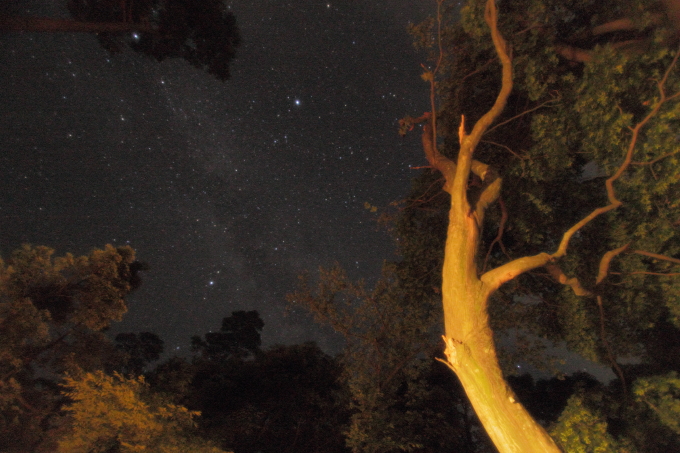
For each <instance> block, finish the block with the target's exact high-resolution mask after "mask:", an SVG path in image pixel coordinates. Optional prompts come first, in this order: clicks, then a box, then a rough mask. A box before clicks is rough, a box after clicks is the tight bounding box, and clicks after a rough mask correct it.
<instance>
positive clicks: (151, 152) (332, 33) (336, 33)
mask: <svg viewBox="0 0 680 453" xmlns="http://www.w3.org/2000/svg"><path fill="white" fill-rule="evenodd" d="M62 3H63V4H65V1H64V2H62V1H56V2H53V1H46V0H30V1H18V2H8V3H6V4H5V5H4V7H3V8H4V9H5V11H8V10H9V11H10V12H12V13H14V14H22V15H27V16H49V17H67V16H68V14H67V12H66V10H65V7H64V5H63V4H62ZM10 4H11V6H8V5H10ZM231 7H232V10H233V12H234V13H235V15H236V18H237V21H238V23H239V27H240V29H241V33H242V38H243V43H242V45H241V47H240V49H239V51H238V59H237V60H236V61H235V63H234V64H233V65H232V78H231V80H229V81H227V82H226V83H222V82H219V81H217V80H215V79H213V78H212V77H210V76H208V75H207V74H206V73H203V72H200V71H199V70H197V69H195V68H193V67H191V66H190V65H188V64H187V63H185V62H184V61H166V62H163V63H161V64H158V63H156V62H155V61H152V60H149V59H147V58H144V57H143V56H140V55H137V54H135V53H133V52H131V51H128V52H124V53H123V54H119V55H115V56H112V55H109V54H108V53H107V52H106V51H105V50H103V49H102V48H101V47H100V46H99V44H98V42H97V40H96V38H95V37H94V36H92V35H87V34H68V33H59V34H49V33H41V34H38V33H11V34H10V33H8V34H3V35H0V59H1V60H0V93H2V94H1V97H0V99H1V101H0V109H1V110H0V133H1V135H0V137H1V141H0V252H1V253H2V255H3V256H6V255H7V254H8V253H9V252H11V251H12V250H13V249H15V248H16V247H18V246H19V245H20V244H22V243H32V244H37V245H48V246H51V247H53V248H55V249H56V250H57V253H58V254H63V253H65V252H73V253H75V254H85V253H87V252H88V251H89V250H91V249H92V248H95V247H103V246H104V245H105V244H107V243H110V244H114V245H123V244H130V245H131V246H133V247H134V248H135V249H136V250H137V253H138V258H139V259H140V260H142V261H145V262H147V263H149V265H150V266H151V270H149V271H147V272H145V273H144V276H143V278H144V283H143V285H142V287H141V288H140V289H139V290H138V291H137V292H136V293H134V295H132V296H131V297H130V298H129V312H128V314H127V315H126V317H125V319H124V321H123V322H122V323H119V324H117V325H115V326H114V328H113V330H112V333H116V332H122V331H153V332H156V333H157V334H159V335H160V336H161V337H162V338H163V339H164V340H165V342H166V351H169V352H178V353H180V354H181V353H182V352H183V351H186V350H187V348H188V346H189V337H190V336H191V335H198V334H203V333H205V332H207V331H209V330H211V329H217V328H219V326H220V324H221V320H222V318H223V317H224V316H228V315H229V314H230V313H231V312H232V311H235V310H253V309H255V310H258V311H259V312H260V314H261V315H262V318H263V319H264V321H265V328H264V331H263V341H264V343H265V344H266V345H268V344H273V343H298V342H302V341H306V340H316V341H317V342H318V343H319V344H320V345H321V346H322V347H323V348H324V349H325V350H327V351H329V352H330V351H332V350H334V349H335V346H337V344H338V341H337V338H336V337H334V336H333V335H331V334H330V332H329V331H328V330H325V329H323V328H321V327H320V326H318V325H316V324H314V323H313V322H312V321H311V320H310V317H309V316H308V315H306V314H303V313H300V312H293V313H291V314H290V315H289V316H287V317H286V316H284V310H285V306H286V303H285V301H284V296H285V294H286V293H287V292H289V291H291V290H292V289H293V288H294V285H295V283H296V280H297V275H298V274H299V273H301V272H302V271H303V270H305V269H310V270H312V271H315V270H316V269H317V268H318V266H319V265H330V264H332V263H333V262H335V261H338V262H339V263H340V264H341V265H343V266H344V267H345V268H347V269H348V270H350V271H351V272H352V274H353V275H354V276H356V277H359V276H364V277H371V276H376V275H377V274H378V272H379V270H380V266H381V263H382V261H383V260H384V259H389V258H392V257H393V256H394V255H393V253H394V252H393V250H394V248H393V246H392V244H391V240H390V238H389V237H388V236H387V235H386V234H385V233H384V232H381V231H378V229H377V226H376V223H375V219H374V214H371V213H370V212H368V211H367V210H366V209H365V208H364V203H365V202H369V203H371V204H373V205H381V206H384V205H386V204H387V203H389V202H391V201H393V200H396V199H399V198H402V197H403V196H404V195H405V194H406V192H407V190H408V187H409V181H410V178H412V177H413V176H414V171H413V170H410V169H409V166H412V165H413V166H415V165H422V164H423V158H422V156H421V151H420V149H419V146H418V142H419V140H418V138H417V136H413V137H410V138H406V139H401V138H400V137H398V135H397V120H398V119H399V118H401V117H403V116H404V115H406V114H419V113H422V112H423V111H425V110H428V98H427V96H428V87H427V86H426V85H425V84H424V83H423V82H422V81H421V80H420V77H419V75H420V72H421V68H420V62H421V61H422V60H423V58H424V56H422V55H418V54H416V52H415V51H414V50H413V49H412V46H411V40H410V37H409V36H408V35H407V33H406V30H405V29H406V26H407V24H408V22H409V21H411V22H418V21H420V20H422V19H423V18H424V17H425V16H426V15H428V14H430V13H431V12H432V10H433V9H434V7H435V3H434V2H432V4H430V3H429V2H412V1H409V0H385V1H380V2H375V1H374V0H338V1H332V0H329V1H312V0H298V1H288V2H282V1H279V0H258V1H240V0H233V1H232V2H231Z"/></svg>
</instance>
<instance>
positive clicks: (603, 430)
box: [0, 0, 680, 453]
mask: <svg viewBox="0 0 680 453" xmlns="http://www.w3.org/2000/svg"><path fill="white" fill-rule="evenodd" d="M147 3H148V4H149V5H151V3H150V2H146V3H145V2H139V4H140V5H146V4H147ZM456 3H457V2H450V3H449V2H445V1H443V0H438V1H437V2H436V5H435V6H436V10H435V11H434V13H433V17H432V18H431V19H429V20H427V21H425V22H423V23H420V24H415V25H413V26H412V27H410V32H411V34H412V36H413V38H414V42H415V45H416V46H417V47H418V48H419V49H421V50H422V51H423V55H424V57H423V58H424V59H427V61H428V64H424V65H423V68H424V72H423V80H424V85H423V87H424V88H423V96H426V97H428V99H429V101H430V104H431V109H430V111H428V112H425V113H424V114H422V115H420V114H418V115H415V116H413V117H411V116H408V117H405V118H403V119H402V120H401V122H400V125H401V129H400V131H399V133H402V134H409V133H410V134H414V133H418V134H420V135H421V137H422V149H420V150H417V152H420V153H422V155H423V162H424V168H423V169H422V170H421V171H420V172H419V175H418V176H417V177H416V178H414V180H413V183H412V187H411V190H410V193H409V195H408V197H407V198H405V199H404V200H399V201H395V202H394V203H393V204H392V205H391V206H386V207H374V206H370V205H369V206H367V207H368V208H369V209H370V210H371V211H374V212H376V213H377V214H376V216H377V220H378V221H379V222H380V223H381V224H383V225H385V226H386V227H387V229H388V230H389V231H390V234H392V236H393V237H394V240H395V247H396V248H397V250H398V252H399V255H398V259H394V260H392V261H386V262H385V265H384V268H383V270H382V277H381V278H380V279H379V280H378V281H377V282H376V283H375V284H372V285H368V284H366V283H365V282H363V281H359V282H354V281H352V280H350V279H349V278H348V277H347V273H346V272H345V271H344V270H343V269H342V268H340V267H339V266H336V267H332V268H327V269H321V270H320V271H319V272H317V271H315V270H310V272H309V273H307V274H305V275H302V276H301V277H300V280H299V282H298V289H297V290H296V291H295V292H293V293H291V294H289V296H288V303H289V304H291V305H292V306H302V307H304V308H306V309H308V310H309V311H310V312H311V313H312V314H314V315H315V316H316V318H317V320H318V321H319V322H320V323H324V324H328V325H330V326H331V327H332V328H333V329H335V330H336V331H337V332H339V333H340V334H342V335H343V336H344V339H345V347H344V350H343V352H342V353H341V354H339V355H338V356H335V357H333V356H330V355H328V354H327V353H325V352H324V351H322V350H321V349H320V348H319V347H317V346H316V345H315V344H313V343H305V344H298V345H276V346H271V347H268V348H263V347H262V343H261V332H262V331H263V329H265V328H266V326H265V324H264V322H263V320H262V319H261V318H260V315H259V314H258V312H257V311H235V312H233V313H231V314H228V313H225V314H224V316H225V317H224V318H223V319H222V321H221V325H219V322H217V320H216V323H215V325H214V326H207V327H206V330H207V332H204V333H201V332H196V333H195V336H193V337H191V338H187V341H190V342H191V347H192V354H191V356H189V357H183V358H182V357H171V358H168V359H164V360H160V359H161V357H162V356H163V340H162V339H161V338H160V337H159V336H158V335H157V334H155V333H152V332H134V333H124V334H119V335H117V336H116V337H115V338H110V337H108V336H107V330H108V329H109V327H110V326H111V323H112V322H115V321H120V320H121V319H122V317H123V316H124V315H125V313H126V311H127V302H126V298H127V297H128V295H129V294H130V293H131V292H133V291H134V290H135V289H137V288H138V287H139V286H140V285H142V284H143V282H142V278H141V277H142V274H143V272H144V271H145V270H148V266H147V265H146V264H145V263H143V262H140V261H138V260H137V259H136V254H135V251H134V250H133V249H132V248H130V247H127V246H126V247H114V246H110V245H107V246H106V247H105V248H103V249H97V250H93V251H92V252H91V253H90V254H89V255H86V256H73V255H70V254H66V255H64V256H54V255H55V253H54V251H53V250H52V249H50V248H48V247H45V246H30V245H25V246H23V247H21V248H19V249H18V250H16V251H14V252H13V253H12V254H11V255H9V256H6V257H5V258H4V261H2V262H1V263H0V373H1V377H0V451H3V452H26V451H34V452H51V451H62V452H83V453H84V452H102V453H103V452H132V451H154V452H181V451H197V452H202V451H205V452H220V451H223V452H226V451H233V452H236V453H241V452H244V453H245V452H252V453H255V452H285V451H291V452H293V451H295V452H336V451H337V452H342V451H347V452H350V451H351V452H376V453H377V452H385V453H387V452H397V451H412V452H444V451H463V452H493V451H501V452H532V451H535V452H547V451H556V452H559V451H565V452H669V451H680V424H678V420H680V377H678V372H680V361H679V358H680V285H679V284H678V278H679V276H680V271H679V269H680V267H679V265H680V240H679V239H680V237H679V236H680V234H679V233H680V215H679V211H678V206H680V198H678V194H680V178H679V177H678V175H679V174H680V168H679V166H680V153H678V137H679V136H678V130H680V128H679V126H680V102H678V101H680V68H678V59H679V58H680V50H678V47H679V45H680V2H678V1H674V0H665V1H660V2H646V1H635V0H625V1H618V2H614V1H609V0H607V1H597V2H596V1H589V0H572V1H567V2H564V1H558V0H554V1H553V0H520V1H513V2H500V3H499V4H498V5H496V4H495V2H494V1H493V0H469V1H468V2H467V3H466V5H465V6H464V8H463V9H462V10H459V9H458V8H457V5H456ZM121 4H125V2H123V3H121ZM83 5H85V4H84V3H83V4H82V5H81V3H78V2H76V3H74V7H75V6H79V7H81V9H75V10H74V14H75V16H76V20H80V21H81V22H83V21H85V20H87V21H91V20H94V21H95V22H97V21H99V22H102V21H103V19H101V18H97V17H98V16H97V17H95V18H94V19H93V18H91V17H90V16H87V17H86V16H82V15H83V14H85V13H84V12H83V11H85V9H83V8H84V6H83ZM85 6H86V5H85ZM153 8H154V7H152V6H148V7H147V9H146V10H144V11H146V14H147V15H148V14H151V13H152V12H153V11H154V9H153ZM116 11H117V12H116V14H120V13H122V11H118V10H116ZM134 11H136V10H134ZM134 11H132V12H130V13H129V14H132V16H130V17H133V18H135V17H137V16H135V15H141V14H142V13H141V12H134ZM88 14H89V13H88ZM92 14H94V13H92ZM126 14H127V13H126ZM79 15H80V16H82V18H79V17H80V16H79ZM93 17H94V16H93ZM126 17H128V16H126ZM140 17H141V16H140ZM95 19H96V20H95ZM139 20H140V23H141V19H139ZM8 23H9V22H7V21H6V23H5V27H7V26H8V25H7V24H8ZM0 25H2V24H0ZM107 33H109V32H107ZM153 33H155V32H153ZM153 33H151V34H150V35H149V36H150V38H149V39H152V38H151V37H152V36H153ZM102 36H103V38H104V39H108V38H106V36H107V35H106V34H104V35H102ZM102 36H100V38H101V37H102ZM129 44H130V45H133V46H134V45H135V43H129ZM175 56H179V55H175ZM185 57H186V56H185ZM224 63H225V65H226V64H227V61H225V62H224ZM201 64H203V63H201ZM209 71H210V69H209ZM223 75H224V78H226V76H227V75H228V72H227V73H223ZM397 132H398V131H396V130H395V134H396V133H397ZM414 152H416V150H414ZM442 307H443V309H442ZM211 328H212V330H211ZM442 334H443V337H442ZM508 338H513V339H514V340H512V341H510V340H508ZM548 346H560V347H564V348H566V349H567V350H569V351H570V352H572V353H575V354H578V355H580V356H581V357H583V358H585V359H588V360H591V361H593V362H595V363H598V364H601V365H603V366H605V367H608V368H609V369H611V370H612V373H613V375H614V376H615V378H614V379H612V380H610V381H608V382H602V381H598V379H596V378H595V377H594V376H591V375H589V374H587V373H584V372H579V373H576V374H572V375H565V374H564V373H563V372H562V371H561V369H560V367H559V363H558V362H559V359H560V358H559V357H553V356H552V355H551V354H550V351H549V348H548ZM518 357H521V360H522V361H524V362H527V363H531V364H532V365H533V366H534V367H535V369H537V370H540V371H541V373H542V374H541V376H542V378H541V379H539V378H537V377H532V376H531V375H529V374H523V375H518V374H517V369H516V367H514V366H513V365H514V364H515V363H516V361H517V360H518V359H517V358H518Z"/></svg>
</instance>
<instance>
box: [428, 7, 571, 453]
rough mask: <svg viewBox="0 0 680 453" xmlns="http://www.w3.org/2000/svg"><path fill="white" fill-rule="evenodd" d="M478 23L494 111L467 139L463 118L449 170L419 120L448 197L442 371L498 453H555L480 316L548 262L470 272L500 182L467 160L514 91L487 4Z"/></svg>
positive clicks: (544, 257) (542, 258)
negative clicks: (493, 299) (454, 380)
mask: <svg viewBox="0 0 680 453" xmlns="http://www.w3.org/2000/svg"><path fill="white" fill-rule="evenodd" d="M485 18H486V22H487V24H488V25H489V27H490V29H491V36H492V39H493V42H494V46H495V48H496V52H497V53H498V56H499V59H500V61H501V63H502V66H503V74H502V86H501V90H500V93H499V94H498V97H497V99H496V102H495V103H494V105H493V107H492V108H491V109H490V110H489V111H488V112H487V113H486V114H485V115H484V116H482V117H481V118H480V119H479V121H477V123H476V124H475V125H474V127H473V129H472V132H470V134H467V132H466V130H465V118H464V117H463V119H462V121H461V125H460V130H459V139H460V151H459V153H458V158H457V159H456V162H454V161H453V160H450V159H448V158H447V157H445V156H443V155H442V154H440V153H439V151H438V150H437V146H436V133H435V132H433V127H432V126H434V124H432V123H433V122H434V120H433V117H434V112H433V114H432V115H431V116H428V115H426V116H425V117H424V118H425V119H428V120H429V123H428V124H426V125H425V126H424V127H423V147H424V149H425V155H426V157H427V159H428V161H429V162H430V165H431V166H432V167H433V168H436V169H437V170H439V171H440V172H441V173H442V175H443V176H444V178H445V180H446V182H445V184H444V190H445V191H447V192H448V193H449V194H450V195H451V208H450V210H449V226H448V231H447V238H446V249H445V253H444V267H443V275H442V300H443V305H444V322H445V329H446V335H445V336H444V341H445V342H446V350H445V354H446V357H447V361H446V362H445V363H446V364H447V365H448V366H449V367H450V368H451V369H452V370H453V371H454V372H455V373H456V375H457V376H458V378H459V379H460V382H461V384H462V386H463V388H464V389H465V393H466V394H467V396H468V398H469V399H470V402H471V403H472V406H473V408H474V410H475V412H476V413H477V416H478V417H479V419H480V421H481V423H482V425H483V426H484V428H485V430H486V431H487V433H488V434H489V437H490V438H491V440H492V441H493V443H494V444H495V446H496V448H498V450H499V451H500V452H501V453H559V452H560V449H559V448H558V447H557V445H556V444H555V442H554V441H553V440H552V438H551V437H550V436H549V435H548V433H547V432H546V431H545V429H543V427H541V426H540V425H539V424H538V423H537V422H536V421H535V420H534V419H533V418H532V417H531V415H529V413H528V412H527V411H526V409H525V408H524V407H523V406H522V405H521V404H520V403H519V401H517V398H516V396H515V394H514V393H513V392H512V390H511V389H510V388H509V387H508V385H507V383H506V382H505V379H504V378H503V373H502V372H501V369H500V366H499V364H498V359H497V356H496V347H495V344H494V340H493V332H492V331H491V328H490V326H489V316H488V312H487V305H488V300H489V297H490V296H491V294H493V292H494V291H495V290H496V289H498V287H500V285H501V284H503V283H504V282H507V281H508V280H511V279H512V278H514V277H516V276H517V275H520V274H521V273H523V272H526V271H527V270H529V269H532V268H535V267H538V266H542V265H545V264H547V263H548V261H549V260H550V259H551V256H550V255H548V254H546V253H543V254H540V255H537V256H534V257H526V258H520V259H518V260H514V261H511V262H510V263H507V264H505V265H503V266H501V267H499V268H496V269H493V270H491V271H489V272H487V273H485V274H484V275H482V276H481V277H480V276H479V273H478V271H477V256H478V248H479V232H480V229H481V227H482V225H483V222H484V213H485V211H486V209H487V207H488V206H489V205H490V204H491V203H493V202H494V201H495V200H496V199H497V198H498V195H499V193H500V188H501V179H500V178H499V177H498V176H497V175H496V174H495V172H494V171H493V170H492V169H491V168H490V167H489V166H488V165H486V164H484V163H481V162H478V161H474V160H473V159H472V155H473V153H474V150H475V148H476V147H477V145H478V144H479V141H480V140H481V138H482V135H483V134H484V132H485V131H486V130H487V129H488V128H489V126H490V125H491V123H493V121H494V120H495V119H496V118H497V117H498V116H499V115H500V113H501V112H502V111H503V109H504V108H505V104H506V101H507V99H508V96H509V95H510V92H511V91H512V85H513V76H512V61H511V58H510V52H509V49H508V46H507V43H506V42H505V40H504V39H503V37H502V36H501V35H500V32H499V31H498V27H497V12H496V6H495V3H494V0H487V4H486V13H485ZM431 83H434V81H433V80H432V81H431ZM470 172H473V173H474V174H476V175H477V176H479V178H480V179H481V180H482V181H483V187H482V190H481V193H480V194H479V197H478V198H475V199H470V198H469V197H468V190H467V189H468V187H467V183H468V178H469V176H470Z"/></svg>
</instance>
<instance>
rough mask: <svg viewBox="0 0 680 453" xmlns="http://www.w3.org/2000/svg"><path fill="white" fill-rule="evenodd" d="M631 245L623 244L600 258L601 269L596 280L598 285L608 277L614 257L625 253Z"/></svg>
mask: <svg viewBox="0 0 680 453" xmlns="http://www.w3.org/2000/svg"><path fill="white" fill-rule="evenodd" d="M629 245H630V243H628V244H626V245H624V246H621V247H619V248H617V249H614V250H610V251H608V252H607V253H605V254H604V255H603V256H602V259H601V260H600V269H599V271H598V273H597V279H596V280H595V284H596V285H599V284H600V283H601V282H602V280H604V279H605V278H607V274H609V264H610V263H611V261H612V260H613V259H614V257H616V256H618V255H620V254H621V253H623V252H624V251H625V250H626V249H627V248H628V246H629Z"/></svg>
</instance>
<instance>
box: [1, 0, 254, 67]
mask: <svg viewBox="0 0 680 453" xmlns="http://www.w3.org/2000/svg"><path fill="white" fill-rule="evenodd" d="M68 9H69V11H70V12H71V15H72V16H73V19H72V20H65V19H52V18H34V17H1V16H0V30H5V31H30V32H84V33H94V34H96V35H97V39H98V40H99V42H100V44H101V45H102V46H103V47H104V48H105V49H107V50H108V51H110V52H114V53H115V52H120V51H121V50H122V49H123V48H124V47H129V48H131V49H133V50H135V51H136V52H140V53H142V54H144V55H147V56H150V57H152V58H154V59H156V60H158V61H163V60H165V59H166V58H182V59H184V60H186V61H187V62H189V63H190V64H191V65H193V66H195V67H196V68H199V69H201V70H205V71H207V72H208V73H209V74H212V75H214V76H215V77H217V78H218V79H219V80H227V79H228V78H229V76H230V72H229V65H230V63H231V61H232V60H233V59H234V58H235V56H236V48H237V47H238V45H239V44H240V41H241V38H240V33H239V30H238V27H237V25H236V18H235V17H234V14H233V13H231V11H229V8H228V7H227V6H226V4H225V2H224V1H222V0H201V1H194V0H70V1H69V2H68Z"/></svg>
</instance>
